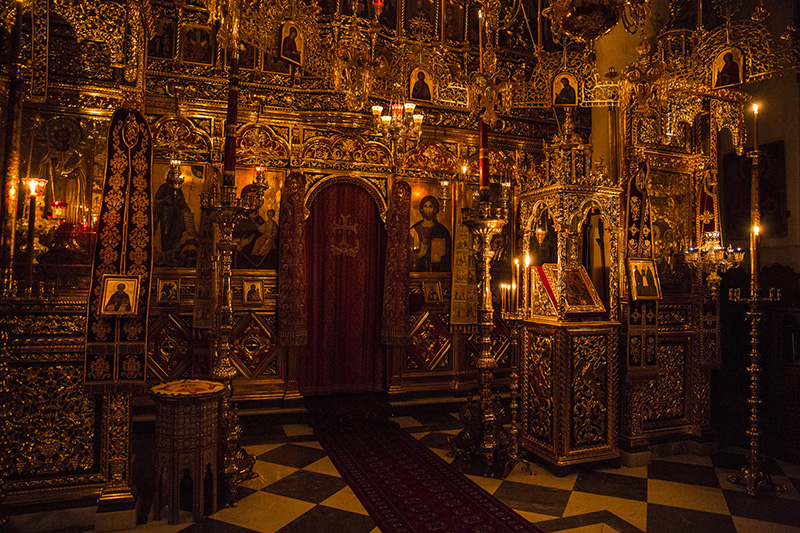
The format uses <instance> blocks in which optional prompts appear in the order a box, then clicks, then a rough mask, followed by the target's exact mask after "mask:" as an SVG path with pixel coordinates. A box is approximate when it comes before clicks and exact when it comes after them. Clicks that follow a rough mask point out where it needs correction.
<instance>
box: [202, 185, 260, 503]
mask: <svg viewBox="0 0 800 533" xmlns="http://www.w3.org/2000/svg"><path fill="white" fill-rule="evenodd" d="M266 189H267V183H266V178H265V176H264V173H263V171H261V170H260V169H258V170H257V171H256V179H255V182H254V183H252V184H251V185H248V186H247V187H244V188H243V189H242V194H241V196H240V197H238V198H237V197H236V186H235V185H232V184H228V183H224V184H223V185H222V187H221V190H219V191H215V192H213V193H203V194H201V195H200V207H201V208H202V209H203V212H204V213H205V214H206V216H208V217H209V219H210V220H211V221H212V222H214V223H215V224H217V225H218V226H219V228H220V238H219V241H218V242H217V249H218V250H219V252H220V255H221V256H222V269H221V271H219V270H218V271H217V276H218V278H219V279H218V282H217V284H218V287H219V294H220V296H221V297H222V302H221V306H220V312H219V315H218V317H217V320H216V322H215V331H214V342H215V346H214V365H213V368H212V371H211V375H212V377H213V378H214V379H216V380H218V381H221V382H222V383H224V384H225V387H226V394H225V395H224V396H223V399H222V407H221V412H222V425H223V427H224V431H225V442H224V447H225V452H224V457H223V472H224V476H225V483H226V486H227V491H228V494H227V498H228V503H229V504H230V505H234V504H235V502H234V500H233V495H234V488H235V487H236V485H238V484H239V483H240V482H242V481H244V480H246V479H250V478H252V477H255V476H256V474H255V473H254V472H253V465H254V464H255V457H254V456H252V455H250V454H248V453H246V452H245V451H244V450H243V449H242V448H241V447H240V446H239V436H240V435H241V431H242V430H241V427H240V426H239V421H238V417H237V415H236V409H235V408H234V407H233V405H232V404H231V397H232V396H233V378H234V377H235V376H236V369H235V368H234V367H233V364H232V363H231V359H230V354H231V345H230V335H231V330H232V329H233V294H232V291H231V263H232V259H233V252H234V250H236V242H235V241H234V240H233V228H234V227H235V226H236V224H237V223H239V222H242V221H243V220H246V219H247V218H248V217H249V216H250V215H252V214H253V213H255V212H256V211H258V209H259V208H260V207H261V204H262V203H263V201H264V191H265V190H266Z"/></svg>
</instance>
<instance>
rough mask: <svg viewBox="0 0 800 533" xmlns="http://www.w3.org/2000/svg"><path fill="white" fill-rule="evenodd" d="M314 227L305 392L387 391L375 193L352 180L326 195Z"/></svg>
mask: <svg viewBox="0 0 800 533" xmlns="http://www.w3.org/2000/svg"><path fill="white" fill-rule="evenodd" d="M306 227H307V230H308V233H307V235H308V241H307V242H308V246H307V247H306V250H307V253H308V259H307V265H308V295H309V301H308V344H307V346H306V350H305V354H304V355H303V357H302V358H301V360H300V371H299V376H298V377H299V386H300V392H301V393H302V394H304V395H311V394H328V393H333V392H364V391H379V390H383V388H384V386H383V372H384V362H383V359H384V357H383V353H382V350H381V346H380V343H379V334H380V317H381V295H382V293H383V279H382V276H383V263H384V257H383V256H384V253H385V246H386V245H385V239H386V232H385V230H384V228H383V224H382V223H381V219H380V216H379V212H378V208H377V206H376V205H375V202H374V201H373V199H372V198H371V197H370V195H369V194H368V193H367V192H366V191H365V190H364V189H363V188H361V187H359V186H357V185H353V184H350V183H336V184H333V185H330V186H328V187H326V188H325V189H323V190H322V191H320V193H319V194H318V195H317V197H316V198H315V199H314V201H313V203H312V205H311V213H310V215H309V218H308V221H307V226H306Z"/></svg>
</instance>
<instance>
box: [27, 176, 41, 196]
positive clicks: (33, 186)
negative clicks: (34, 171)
mask: <svg viewBox="0 0 800 533" xmlns="http://www.w3.org/2000/svg"><path fill="white" fill-rule="evenodd" d="M38 184H39V183H38V182H37V180H28V189H30V191H31V196H36V186H37V185H38Z"/></svg>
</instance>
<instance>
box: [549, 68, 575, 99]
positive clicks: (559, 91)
mask: <svg viewBox="0 0 800 533" xmlns="http://www.w3.org/2000/svg"><path fill="white" fill-rule="evenodd" d="M552 86H553V107H575V106H577V105H578V80H577V79H576V78H575V76H574V75H573V74H572V73H570V72H559V73H558V74H556V75H555V76H554V77H553V84H552Z"/></svg>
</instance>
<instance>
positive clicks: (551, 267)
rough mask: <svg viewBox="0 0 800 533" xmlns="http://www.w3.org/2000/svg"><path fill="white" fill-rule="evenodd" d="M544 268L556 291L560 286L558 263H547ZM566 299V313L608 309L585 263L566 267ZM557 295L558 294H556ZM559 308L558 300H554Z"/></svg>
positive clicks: (601, 311)
mask: <svg viewBox="0 0 800 533" xmlns="http://www.w3.org/2000/svg"><path fill="white" fill-rule="evenodd" d="M542 270H543V271H544V274H545V276H546V277H547V282H548V283H549V284H550V287H552V289H553V290H554V291H557V287H558V265H556V264H555V263H545V264H544V265H542ZM564 289H565V291H566V294H564V299H565V301H566V309H565V313H604V312H605V311H606V308H605V306H604V305H603V301H602V300H601V299H600V295H599V294H597V290H596V289H595V288H594V283H592V279H591V278H590V277H589V274H588V272H586V268H584V266H583V265H578V266H576V267H566V268H565V269H564ZM556 297H557V294H556ZM553 303H554V305H555V307H556V308H558V301H556V302H553Z"/></svg>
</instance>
